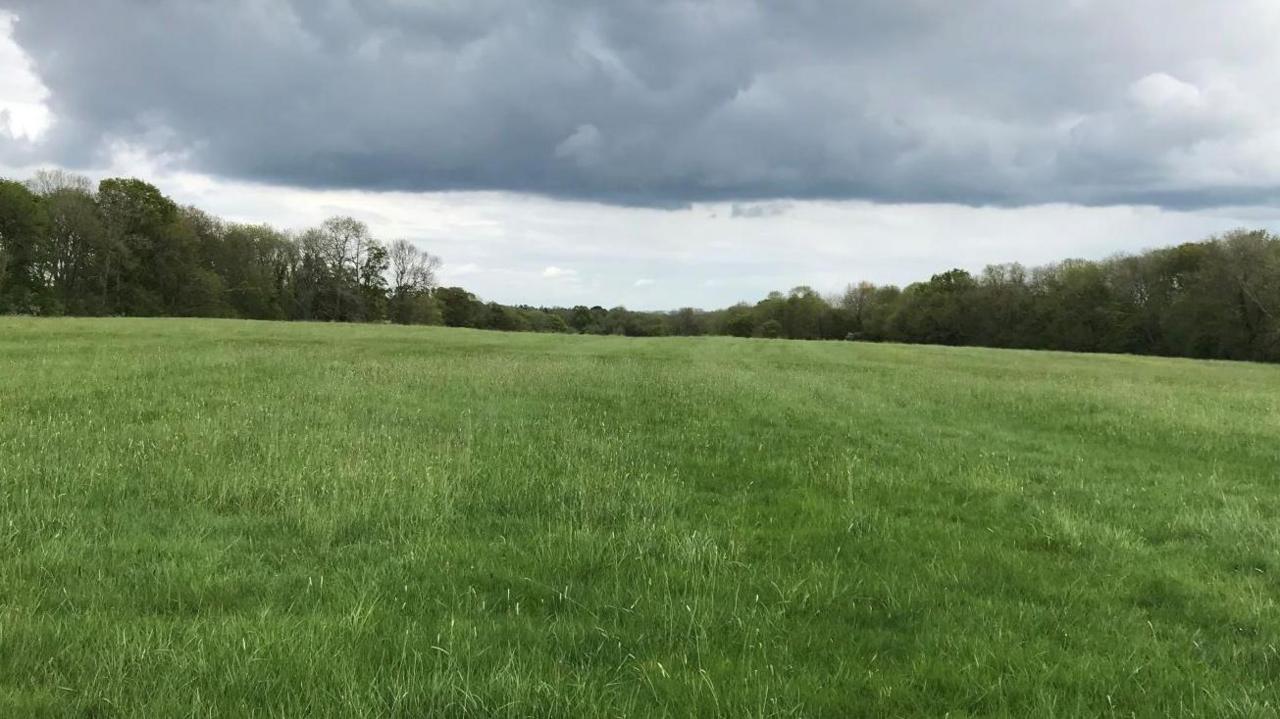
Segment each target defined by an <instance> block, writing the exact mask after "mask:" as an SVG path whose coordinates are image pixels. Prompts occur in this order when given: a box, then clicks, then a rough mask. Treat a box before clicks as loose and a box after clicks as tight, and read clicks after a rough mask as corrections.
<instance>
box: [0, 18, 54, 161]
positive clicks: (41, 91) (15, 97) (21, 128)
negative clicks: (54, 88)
mask: <svg viewBox="0 0 1280 719" xmlns="http://www.w3.org/2000/svg"><path fill="white" fill-rule="evenodd" d="M16 21H17V18H15V17H14V16H13V15H12V14H11V13H7V12H4V11H3V10H0V68H4V69H3V71H0V135H8V136H9V137H11V138H14V139H18V140H26V141H33V140H38V139H40V138H41V137H42V136H43V135H44V134H45V132H46V131H47V130H48V129H49V126H50V125H52V124H53V113H52V112H50V110H49V106H48V104H47V103H48V100H49V91H48V90H47V89H46V88H45V86H44V84H43V83H41V82H40V78H39V77H37V76H36V73H35V71H34V70H33V69H32V66H31V59H30V58H29V57H27V54H26V53H25V52H23V50H22V48H21V47H19V46H18V44H17V43H16V42H14V41H13V24H14V22H16Z"/></svg>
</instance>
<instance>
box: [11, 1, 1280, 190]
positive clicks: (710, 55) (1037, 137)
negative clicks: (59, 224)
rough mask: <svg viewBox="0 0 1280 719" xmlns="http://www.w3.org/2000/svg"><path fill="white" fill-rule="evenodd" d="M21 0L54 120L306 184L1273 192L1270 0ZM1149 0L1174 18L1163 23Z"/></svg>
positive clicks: (71, 138)
mask: <svg viewBox="0 0 1280 719" xmlns="http://www.w3.org/2000/svg"><path fill="white" fill-rule="evenodd" d="M1222 5H1223V4H1221V3H1209V2H1198V1H1191V2H1185V3H1179V4H1178V6H1177V8H1176V9H1175V8H1173V7H1172V6H1170V5H1169V4H1168V3H1165V2H1156V1H1155V0H1135V1H1133V2H1129V3H1124V4H1123V7H1118V6H1117V5H1116V4H1114V3H1100V2H1091V1H1087V0H1075V1H1074V2H1062V3H1054V4H1048V3H1027V2H1023V1H1022V0H988V1H986V2H976V3H952V2H943V1H933V0H907V1H904V2H834V1H833V2H817V1H816V0H792V1H789V2H784V1H782V0H778V1H777V2H764V1H759V2H745V1H742V2H729V1H723V2H716V1H706V2H699V1H697V0H681V1H668V2H664V1H661V0H644V1H640V0H636V1H620V2H610V3H592V2H586V1H585V0H584V1H582V2H573V1H569V0H566V1H564V2H554V3H553V2H540V3H532V2H527V1H526V0H511V1H510V2H500V1H498V0H440V1H438V2H421V3H417V2H409V1H408V0H305V1H304V0H294V1H292V2H289V1H287V0H243V1H241V2H213V1H211V0H181V1H178V0H174V1H173V2H159V1H153V2H142V1H135V2H126V1H124V0H102V1H100V2H93V3H85V2H70V1H69V0H39V1H37V0H19V2H17V4H16V6H15V7H14V10H15V12H16V13H17V15H18V18H19V21H18V23H17V24H16V27H15V36H16V39H17V41H18V42H19V44H20V45H21V46H22V47H23V48H24V49H25V50H26V51H27V52H28V54H29V55H30V56H31V58H32V59H33V62H34V66H35V69H36V71H37V72H38V74H39V75H40V77H41V79H42V80H43V82H44V84H45V85H46V86H47V87H48V88H49V90H50V91H51V100H50V104H51V106H52V110H53V112H54V115H55V117H56V118H57V123H56V125H55V127H54V129H53V130H52V131H51V133H50V135H49V136H48V137H47V138H46V139H45V141H44V143H43V145H42V146H41V147H39V148H37V150H36V151H37V152H40V153H42V155H41V157H40V159H45V160H53V161H59V162H62V163H65V164H90V163H93V162H95V159H96V160H97V161H101V157H102V153H104V152H105V151H106V148H109V147H111V146H112V143H119V142H125V143H130V144H132V145H134V146H140V147H142V148H145V149H146V150H147V151H149V152H153V153H157V154H162V155H165V156H168V157H171V158H177V159H176V161H178V162H181V163H184V164H185V165H186V166H188V167H190V168H191V169H194V170H198V171H203V172H210V173H214V174H218V175H221V176H226V177H233V178H239V179H249V180H255V181H262V182H268V183H281V184H288V185H295V186H301V187H346V188H366V189H409V190H452V189H499V190H514V191H526V192H535V193H540V194H546V195H552V196H560V197H580V198H594V199H602V200H606V201H612V202H619V203H635V204H651V205H679V204H685V203H688V202H691V201H698V200H711V199H732V200H767V199H770V198H813V197H826V198H863V199H873V200H894V201H951V202H959V203H965V204H987V203H992V204H1025V203H1039V202H1052V201H1067V202H1083V203H1121V202H1153V203H1157V204H1165V205H1171V206H1195V205H1213V204H1233V203H1242V202H1259V201H1262V202H1267V201H1274V200H1275V199H1276V194H1277V193H1276V188H1277V186H1280V135H1278V134H1277V133H1276V131H1275V129H1274V127H1275V123H1274V117H1276V116H1277V113H1276V110H1277V109H1280V108H1278V107H1277V104H1278V101H1277V99H1276V98H1277V97H1278V96H1280V93H1277V92H1276V90H1277V89H1278V86H1280V69H1278V68H1280V63H1278V62H1277V60H1280V55H1278V54H1277V52H1276V50H1275V49H1274V47H1275V43H1274V42H1273V41H1272V38H1273V37H1274V36H1275V34H1276V32H1277V30H1278V29H1280V27H1278V22H1277V21H1278V15H1277V12H1276V10H1275V9H1274V6H1273V4H1271V3H1267V2H1262V1H1261V0H1259V1H1258V2H1241V3H1233V4H1231V7H1229V8H1226V7H1222ZM1157 18H1159V23H1160V24H1159V26H1158V27H1155V26H1153V23H1155V22H1156V19H1157Z"/></svg>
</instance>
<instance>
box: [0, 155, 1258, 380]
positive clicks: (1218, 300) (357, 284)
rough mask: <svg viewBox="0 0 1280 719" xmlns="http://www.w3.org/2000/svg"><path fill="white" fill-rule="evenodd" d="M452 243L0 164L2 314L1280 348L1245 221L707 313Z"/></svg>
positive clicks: (1189, 349) (1086, 347)
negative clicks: (256, 213) (588, 291)
mask: <svg viewBox="0 0 1280 719" xmlns="http://www.w3.org/2000/svg"><path fill="white" fill-rule="evenodd" d="M439 266H440V261H439V259H438V258H436V257H434V256H432V255H430V254H427V253H424V252H421V251H419V250H418V249H417V248H416V247H415V246H414V245H413V244H411V243H409V242H407V241H405V240H396V241H394V242H391V243H383V242H380V241H378V240H377V239H375V238H374V237H373V236H372V235H371V234H370V232H369V229H368V227H366V226H365V225H364V224H363V223H361V222H359V221H357V220H355V219H352V218H349V217H334V218H331V219H329V220H327V221H325V222H324V223H323V224H321V225H320V226H319V227H316V228H312V229H308V230H305V231H302V232H298V233H289V232H282V231H280V230H277V229H274V228H272V227H269V226H266V225H243V224H235V223H228V222H223V221H221V220H219V219H218V218H216V217H212V216H210V215H208V214H207V213H204V212H202V211H200V210H198V209H196V208H193V207H181V206H179V205H177V204H176V203H174V202H173V201H172V200H170V199H169V198H167V197H165V196H164V195H163V194H162V193H161V192H160V190H158V189H157V188H156V187H154V186H153V185H151V184H148V183H146V182H144V181H142V180H137V179H128V178H113V179H106V180H103V181H102V182H100V183H98V186H97V187H96V188H94V187H93V186H92V184H91V183H90V182H89V181H88V180H87V179H85V178H82V177H79V176H76V175H72V174H68V173H64V172H60V171H42V172H39V173H37V174H36V176H35V177H34V178H32V179H31V180H30V181H28V182H26V183H22V182H16V181H11V180H0V313H21V314H35V315H136V316H202V317H239V318H251V319H274V320H318V321H340V322H382V321H390V322H397V323H406V324H443V325H449V326H453V327H474V328H480V329H497V330H514V331H538V332H581V333H591V334H623V335H631V336H655V335H704V334H722V335H735V336H739V337H770V338H774V337H776V338H791V339H852V340H867V341H892V342H919V343H931V344H947V345H982V346H991V347H1023V348H1043V349H1059V350H1073V351H1082V352H1125V353H1135V354H1158V355H1180V356H1188V357H1210V358H1224V359H1244V360H1264V361H1280V238H1277V237H1276V236H1274V235H1271V234H1269V233H1267V232H1263V231H1237V232H1232V233H1229V234H1227V235H1226V236H1223V237H1219V238H1212V239H1209V240H1206V241H1203V242H1195V243H1187V244H1183V245H1178V246H1176V247H1169V248H1164V249H1157V250H1151V251H1148V252H1145V253H1143V254H1140V255H1135V256H1117V257H1114V258H1111V259H1107V260H1104V261H1101V262H1094V261H1087V260H1065V261H1063V262H1059V263H1057V264H1053V265H1048V266H1044V267H1035V268H1027V267H1023V266H1021V265H1017V264H1008V265H994V266H990V267H987V268H986V269H984V270H983V271H982V272H981V273H980V274H978V275H973V274H971V273H969V272H966V271H964V270H958V269H955V270H950V271H947V272H943V273H941V274H937V275H934V276H933V277H932V278H930V279H929V280H928V281H926V282H917V283H914V284H911V285H907V286H906V287H901V288H900V287H896V286H892V285H884V286H876V285H873V284H870V283H866V282H863V283H859V284H854V285H850V286H849V287H848V288H847V289H846V290H845V291H844V293H843V294H841V295H839V296H835V297H823V296H822V295H820V294H819V293H818V292H815V291H814V290H813V289H811V288H808V287H797V288H795V289H792V290H791V291H789V292H786V293H780V292H775V293H772V294H770V295H769V296H768V297H766V298H765V299H763V300H761V301H759V302H757V303H755V304H739V305H735V306H733V307H729V308H726V309H721V310H715V311H703V310H697V309H692V308H684V309H680V310H676V311H672V312H633V311H629V310H627V309H625V308H623V307H615V308H612V309H605V308H603V307H585V306H579V307H572V308H563V307H554V308H545V307H544V308H539V307H528V306H516V307H512V306H507V305H500V304H497V303H493V302H483V301H481V300H480V299H479V298H477V297H476V296H475V295H473V294H471V293H470V292H467V291H466V290H465V289H462V288H459V287H440V286H438V284H437V281H436V273H437V270H438V269H439Z"/></svg>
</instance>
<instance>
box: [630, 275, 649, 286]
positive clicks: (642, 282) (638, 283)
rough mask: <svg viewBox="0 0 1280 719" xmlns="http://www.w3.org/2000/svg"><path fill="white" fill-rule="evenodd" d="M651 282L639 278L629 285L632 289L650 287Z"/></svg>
mask: <svg viewBox="0 0 1280 719" xmlns="http://www.w3.org/2000/svg"><path fill="white" fill-rule="evenodd" d="M653 282H654V281H653V280H652V279H650V278H648V277H641V278H640V279H638V280H636V281H635V282H633V283H632V284H631V286H632V287H652V286H653Z"/></svg>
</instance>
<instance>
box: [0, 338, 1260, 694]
mask: <svg viewBox="0 0 1280 719" xmlns="http://www.w3.org/2000/svg"><path fill="white" fill-rule="evenodd" d="M1278 713H1280V367H1276V366H1264V365H1251V364H1236V363H1221V362H1200V361H1188V360H1168V359H1156V358H1136V357H1121V356H1105V355H1095V356H1087V355H1072V354H1061V353H1045V352H1019V351H1000V350H983V349H953V348H938V347H923V346H913V347H907V346H896V345H872V344H860V343H844V342H825V343H823V342H791V341H770V340H737V339H729V338H692V339H674V338H672V339H625V338H612V337H579V336H554V335H533V334H505V333H489V332H480V331H468V330H452V329H444V328H402V327H391V326H353V325H319V324H286V323H256V322H241V321H218V320H142V319H137V320H132V319H96V320H73V319H65V320H38V319H15V318H4V319H0V717H215V716H216V717H250V716H254V717H285V716H298V717H304V716H305V717H330V716H331V717H427V716H432V717H468V716H504V717H505V716H509V717H526V716H536V717H561V716H563V717H588V716H590V717H597V716H598V717H685V716H707V717H710V716H718V717H793V716H794V717H802V716H811V717H885V716H912V715H921V716H944V715H949V716H952V717H965V716H1010V717H1029V716H1035V717H1066V716H1117V717H1129V716H1152V717H1156V716H1161V717H1163V716H1199V717H1224V716H1240V717H1263V716H1276V715H1277V714H1278Z"/></svg>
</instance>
